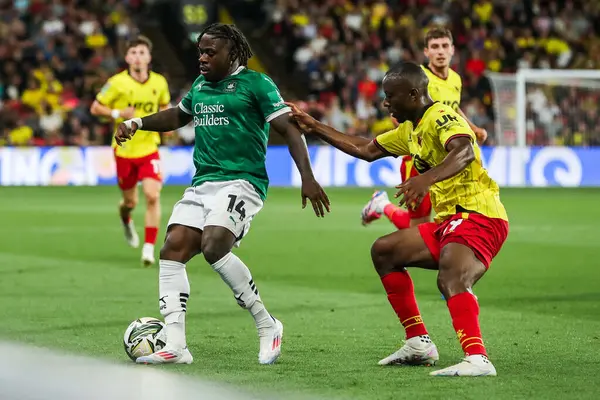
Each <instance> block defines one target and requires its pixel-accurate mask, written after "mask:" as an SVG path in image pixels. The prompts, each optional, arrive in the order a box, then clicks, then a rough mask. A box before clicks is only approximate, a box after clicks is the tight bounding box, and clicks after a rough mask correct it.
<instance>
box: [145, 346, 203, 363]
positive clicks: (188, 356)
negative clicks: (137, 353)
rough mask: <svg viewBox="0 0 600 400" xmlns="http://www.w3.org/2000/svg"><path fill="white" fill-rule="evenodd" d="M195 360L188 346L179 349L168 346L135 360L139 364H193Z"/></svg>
mask: <svg viewBox="0 0 600 400" xmlns="http://www.w3.org/2000/svg"><path fill="white" fill-rule="evenodd" d="M193 361H194V357H192V353H190V351H189V350H188V348H187V347H186V348H184V349H179V350H177V349H174V348H169V347H168V346H167V347H165V348H164V349H162V350H159V351H157V352H155V353H152V354H150V355H149V356H143V357H138V358H137V359H136V360H135V362H136V363H138V364H191V363H192V362H193Z"/></svg>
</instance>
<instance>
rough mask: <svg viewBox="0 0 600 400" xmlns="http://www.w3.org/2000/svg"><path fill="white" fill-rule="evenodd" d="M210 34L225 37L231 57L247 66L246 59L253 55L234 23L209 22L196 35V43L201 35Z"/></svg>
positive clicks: (219, 37)
mask: <svg viewBox="0 0 600 400" xmlns="http://www.w3.org/2000/svg"><path fill="white" fill-rule="evenodd" d="M204 35H210V36H212V37H214V38H215V39H225V40H228V41H229V43H230V44H231V51H232V53H233V54H232V56H233V59H237V61H238V62H239V63H240V65H243V66H244V67H247V66H248V60H249V59H250V58H251V57H252V56H253V53H252V49H251V48H250V44H249V43H248V40H247V39H246V37H245V36H244V34H243V33H242V31H240V30H239V28H238V27H237V26H235V25H229V24H219V23H215V24H210V25H209V26H207V27H206V28H204V30H203V31H202V32H201V33H200V35H198V41H197V43H198V44H200V39H202V36H204Z"/></svg>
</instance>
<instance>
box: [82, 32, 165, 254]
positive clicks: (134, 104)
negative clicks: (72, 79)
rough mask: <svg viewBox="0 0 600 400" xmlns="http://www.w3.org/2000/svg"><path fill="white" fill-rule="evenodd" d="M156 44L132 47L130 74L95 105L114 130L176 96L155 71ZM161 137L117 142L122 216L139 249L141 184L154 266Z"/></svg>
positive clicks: (140, 40) (116, 79) (141, 41)
mask: <svg viewBox="0 0 600 400" xmlns="http://www.w3.org/2000/svg"><path fill="white" fill-rule="evenodd" d="M151 52H152V42H150V40H149V39H148V38H146V37H144V36H139V37H137V38H136V39H134V40H132V41H130V42H129V43H128V44H127V53H126V55H125V61H126V62H127V64H128V69H127V70H125V71H123V72H120V73H118V74H116V75H113V76H112V77H111V78H110V79H109V80H108V81H107V82H106V84H105V85H104V87H103V88H102V90H101V91H100V93H98V95H97V96H96V100H95V101H94V103H93V104H92V107H91V113H92V114H93V115H96V116H103V117H110V118H112V119H113V120H114V122H115V128H116V126H118V124H119V123H120V122H122V121H124V120H127V119H130V118H133V117H145V116H147V115H150V114H154V113H156V112H158V111H160V110H164V109H166V108H168V105H169V102H170V101H171V96H170V94H169V86H168V84H167V81H166V79H165V78H164V77H163V76H162V75H160V74H157V73H155V72H152V71H151V70H150V61H151V55H150V54H151ZM159 144H160V135H159V133H158V132H149V131H144V130H139V131H137V132H136V134H135V137H133V138H132V139H131V140H130V141H129V142H127V143H126V144H124V145H123V146H117V145H116V142H115V140H114V138H113V144H112V147H113V148H114V154H115V162H116V167H117V179H118V184H119V188H120V189H121V192H122V195H123V197H122V199H121V203H120V205H119V214H120V216H121V221H122V223H123V227H124V230H125V239H126V240H127V243H129V245H130V246H132V247H134V248H137V247H138V246H139V237H138V234H137V232H136V230H135V225H134V223H133V219H132V218H131V212H132V211H133V209H134V208H135V206H136V205H137V203H138V193H137V184H138V182H141V183H142V190H143V192H144V196H145V197H146V215H145V235H144V246H143V248H142V263H143V264H144V265H151V264H154V262H155V258H154V244H155V243H156V237H157V235H158V225H159V223H160V191H161V189H162V177H161V173H160V156H159V153H158V146H159Z"/></svg>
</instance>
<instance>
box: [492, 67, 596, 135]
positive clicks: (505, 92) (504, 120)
mask: <svg viewBox="0 0 600 400" xmlns="http://www.w3.org/2000/svg"><path fill="white" fill-rule="evenodd" d="M488 78H489V80H490V83H491V85H492V90H493V94H494V114H495V124H496V126H495V135H494V136H495V141H496V145H499V146H546V145H555V146H598V145H600V113H599V112H598V104H599V101H600V71H597V70H530V69H528V70H520V71H519V72H517V73H516V74H500V73H489V74H488Z"/></svg>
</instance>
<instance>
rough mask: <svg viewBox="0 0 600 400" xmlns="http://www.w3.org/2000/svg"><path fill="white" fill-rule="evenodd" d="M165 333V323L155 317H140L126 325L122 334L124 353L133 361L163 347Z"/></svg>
mask: <svg viewBox="0 0 600 400" xmlns="http://www.w3.org/2000/svg"><path fill="white" fill-rule="evenodd" d="M166 343H167V333H166V329H165V324H164V323H163V322H162V321H161V320H159V319H156V318H152V317H142V318H138V319H136V320H135V321H133V322H132V323H131V324H129V326H128V327H127V330H126V331H125V335H124V336H123V345H124V346H125V353H127V355H128V356H129V358H131V359H132V360H133V361H135V360H136V359H137V358H138V357H143V356H147V355H150V354H152V353H154V352H155V351H158V350H160V349H162V348H163V347H165V344H166Z"/></svg>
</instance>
